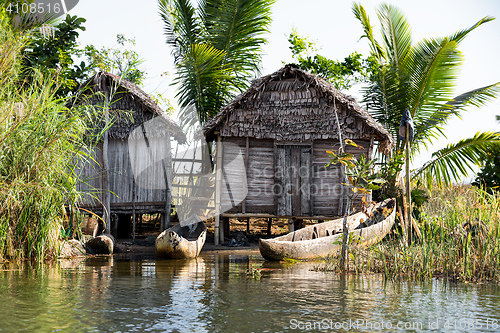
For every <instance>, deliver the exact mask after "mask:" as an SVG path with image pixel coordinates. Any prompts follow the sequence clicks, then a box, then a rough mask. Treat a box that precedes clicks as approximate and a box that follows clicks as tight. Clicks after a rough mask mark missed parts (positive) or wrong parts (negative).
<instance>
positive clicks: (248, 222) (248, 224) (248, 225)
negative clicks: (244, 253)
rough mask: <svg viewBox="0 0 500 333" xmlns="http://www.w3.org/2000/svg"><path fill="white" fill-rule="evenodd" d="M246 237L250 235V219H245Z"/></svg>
mask: <svg viewBox="0 0 500 333" xmlns="http://www.w3.org/2000/svg"><path fill="white" fill-rule="evenodd" d="M246 220H247V235H248V234H249V233H250V218H249V217H247V219H246Z"/></svg>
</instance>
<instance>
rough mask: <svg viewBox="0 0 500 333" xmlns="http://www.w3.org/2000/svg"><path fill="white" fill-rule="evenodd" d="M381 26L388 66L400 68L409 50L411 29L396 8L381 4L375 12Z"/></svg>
mask: <svg viewBox="0 0 500 333" xmlns="http://www.w3.org/2000/svg"><path fill="white" fill-rule="evenodd" d="M377 15H378V18H379V20H380V23H381V24H382V27H381V32H382V38H383V41H384V49H385V52H386V54H387V58H388V61H389V63H390V64H393V65H395V66H396V67H397V68H400V67H401V65H402V63H403V61H404V59H405V57H406V56H407V54H408V52H409V51H410V48H411V28H410V24H409V23H408V20H407V19H406V17H405V16H404V15H403V13H402V12H401V11H400V10H399V9H398V8H396V7H394V6H392V5H388V4H382V5H381V6H380V9H379V10H377Z"/></svg>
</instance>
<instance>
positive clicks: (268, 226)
mask: <svg viewBox="0 0 500 333" xmlns="http://www.w3.org/2000/svg"><path fill="white" fill-rule="evenodd" d="M272 224H273V219H272V218H271V217H269V218H268V219H267V235H268V236H271V226H272Z"/></svg>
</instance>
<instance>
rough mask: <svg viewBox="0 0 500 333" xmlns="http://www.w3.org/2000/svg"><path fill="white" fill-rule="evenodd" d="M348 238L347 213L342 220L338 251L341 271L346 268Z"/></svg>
mask: <svg viewBox="0 0 500 333" xmlns="http://www.w3.org/2000/svg"><path fill="white" fill-rule="evenodd" d="M348 238H349V234H348V230H347V214H346V215H344V220H343V221H342V250H341V252H340V268H341V269H342V271H343V272H345V271H346V270H347V262H348V261H347V240H348Z"/></svg>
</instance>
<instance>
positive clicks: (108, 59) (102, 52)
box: [75, 34, 147, 86]
mask: <svg viewBox="0 0 500 333" xmlns="http://www.w3.org/2000/svg"><path fill="white" fill-rule="evenodd" d="M116 42H117V44H118V47H102V48H100V49H97V48H96V47H95V46H94V45H87V46H85V47H84V48H83V49H82V50H76V52H75V54H76V55H78V56H80V57H82V56H83V57H85V58H86V64H85V63H84V62H82V63H81V64H80V67H83V68H85V67H86V68H87V71H88V72H90V71H93V72H98V71H102V72H107V73H112V74H115V75H118V76H120V77H123V78H124V79H125V80H128V81H130V82H133V83H135V84H137V85H138V86H142V84H143V81H144V79H145V77H146V74H147V73H146V72H145V71H143V70H141V69H139V67H138V66H139V65H140V64H141V63H142V62H143V61H142V60H141V58H140V56H139V54H138V53H137V52H136V51H134V50H132V49H127V48H126V47H127V45H128V46H129V47H134V46H135V39H128V38H126V37H125V36H124V35H122V34H118V35H116ZM122 49H123V50H122Z"/></svg>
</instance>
